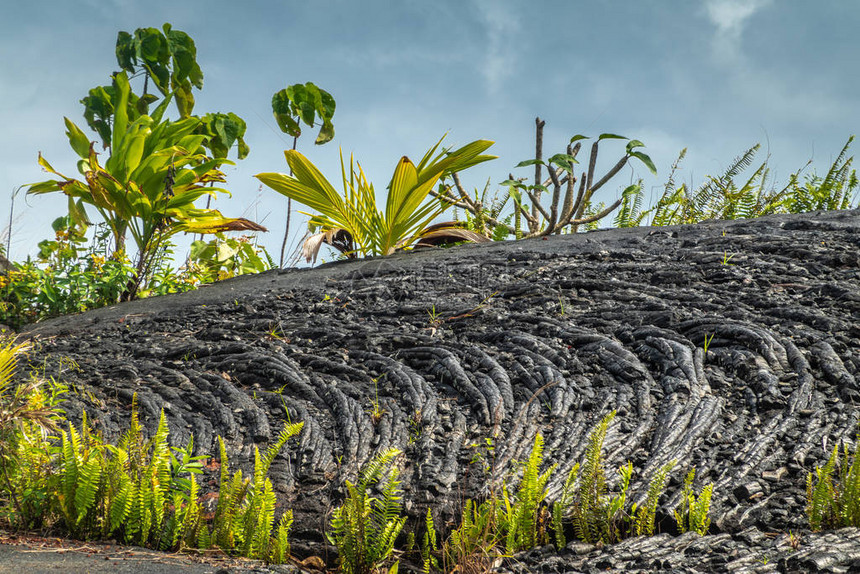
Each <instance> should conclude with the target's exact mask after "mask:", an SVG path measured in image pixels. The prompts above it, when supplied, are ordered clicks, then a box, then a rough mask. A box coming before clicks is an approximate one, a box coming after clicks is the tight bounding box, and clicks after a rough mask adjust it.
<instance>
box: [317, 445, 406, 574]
mask: <svg viewBox="0 0 860 574" xmlns="http://www.w3.org/2000/svg"><path fill="white" fill-rule="evenodd" d="M398 455H400V451H399V450H398V449H395V448H392V449H389V450H387V451H385V452H383V453H382V454H380V455H379V456H377V457H376V458H374V459H373V460H371V461H370V462H369V463H368V464H367V465H366V466H365V467H364V468H363V469H362V471H361V473H360V474H359V478H358V482H357V483H356V484H353V483H351V482H350V481H346V491H347V494H346V499H345V500H344V502H343V504H342V505H341V506H339V507H338V508H336V509H335V510H334V513H333V515H332V520H331V531H330V532H328V533H327V536H328V539H329V541H330V542H331V543H332V544H334V545H335V546H337V550H338V555H339V564H340V569H341V571H342V572H344V573H345V574H372V573H374V572H376V571H377V570H378V569H379V568H380V567H382V566H383V565H384V564H385V563H386V562H387V561H388V560H389V558H390V557H391V553H392V551H393V550H394V541H395V540H396V539H397V536H398V535H399V534H400V531H401V530H402V529H403V525H404V524H405V522H406V517H405V516H401V515H400V510H401V506H400V499H401V491H400V488H399V486H400V482H399V481H398V480H397V477H398V470H397V468H396V467H395V466H394V465H393V464H392V462H393V461H394V459H395V458H396V457H397V456H398ZM386 469H387V472H386ZM374 486H377V487H378V488H379V489H380V491H381V497H379V498H377V497H374V496H372V495H371V493H370V490H371V488H373V487H374ZM392 569H394V570H393V571H395V572H396V564H395V566H392ZM391 571H392V570H389V572H391Z"/></svg>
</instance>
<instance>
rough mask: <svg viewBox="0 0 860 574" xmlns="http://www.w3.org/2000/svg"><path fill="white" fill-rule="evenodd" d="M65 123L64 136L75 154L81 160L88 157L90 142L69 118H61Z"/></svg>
mask: <svg viewBox="0 0 860 574" xmlns="http://www.w3.org/2000/svg"><path fill="white" fill-rule="evenodd" d="M63 119H64V120H65V122H66V136H67V137H68V138H69V144H70V145H71V146H72V149H73V150H75V153H76V154H78V156H80V157H82V158H88V157H89V156H90V140H89V138H88V137H87V136H86V135H85V134H84V132H82V131H81V128H79V127H78V126H76V125H75V124H74V122H72V120H70V119H69V118H63Z"/></svg>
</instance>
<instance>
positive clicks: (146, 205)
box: [27, 72, 265, 299]
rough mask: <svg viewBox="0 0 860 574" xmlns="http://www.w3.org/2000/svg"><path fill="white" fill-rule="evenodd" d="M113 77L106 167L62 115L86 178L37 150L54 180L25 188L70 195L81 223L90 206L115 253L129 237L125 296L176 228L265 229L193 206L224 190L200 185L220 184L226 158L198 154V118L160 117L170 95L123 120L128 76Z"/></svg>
mask: <svg viewBox="0 0 860 574" xmlns="http://www.w3.org/2000/svg"><path fill="white" fill-rule="evenodd" d="M114 79H115V82H114V84H115V86H116V88H117V92H118V96H119V97H118V100H117V104H118V105H116V106H115V109H114V124H113V133H112V140H111V154H110V157H108V159H107V160H106V161H105V162H104V165H102V164H101V163H100V162H99V157H98V156H99V154H98V153H96V151H95V149H94V143H93V142H91V141H89V138H87V136H86V135H85V134H84V133H83V131H81V129H80V128H79V127H78V126H76V125H75V124H74V122H72V121H71V120H69V119H68V118H66V120H65V121H66V128H67V130H68V131H67V132H66V135H67V136H68V138H69V143H70V144H71V147H72V149H73V150H74V151H75V152H76V153H77V154H78V156H79V157H80V158H81V159H80V161H79V162H78V170H79V171H80V173H81V174H82V175H83V177H84V179H83V180H79V179H75V178H71V177H67V176H65V175H63V174H62V173H60V172H58V171H57V170H55V169H54V168H53V167H52V166H51V165H50V164H49V163H48V161H47V160H46V159H45V158H43V157H42V156H41V154H40V155H39V164H40V165H41V166H42V167H43V168H44V169H45V170H46V171H48V172H49V173H51V174H53V175H55V176H57V177H59V179H52V180H48V181H44V182H41V183H35V184H32V185H30V186H29V188H28V190H27V193H32V194H41V193H50V192H56V191H61V192H63V193H64V194H66V195H67V196H69V198H70V200H69V206H70V215H71V216H72V218H73V219H74V220H76V221H79V222H87V220H88V217H87V214H86V210H85V205H90V206H92V207H94V208H95V209H96V211H98V213H99V215H101V217H102V218H103V219H104V220H105V222H106V223H107V224H108V226H109V227H110V229H111V232H112V233H113V236H114V241H115V250H116V251H122V250H124V249H125V238H126V234H127V233H130V234H131V236H132V238H133V240H134V243H135V245H136V247H137V258H138V259H137V277H135V278H132V281H131V283H130V287H129V293H127V294H126V296H125V298H128V299H131V298H134V297H135V295H136V292H137V290H138V288H139V287H140V285H141V284H142V283H143V282H145V281H146V280H147V279H148V275H149V273H150V272H151V271H152V269H151V265H152V263H153V261H154V260H155V258H156V257H157V255H159V254H160V252H161V251H162V250H163V249H164V248H165V247H166V245H167V242H168V240H169V239H170V238H171V237H172V236H173V235H175V234H176V233H179V232H186V233H218V232H222V231H265V228H263V227H262V226H260V225H258V224H256V223H254V222H252V221H249V220H247V219H243V218H227V217H224V216H223V215H221V213H220V212H219V211H217V210H215V209H201V208H197V207H195V206H194V202H195V201H196V200H197V199H198V198H200V197H201V196H202V195H204V194H206V195H210V196H215V195H216V194H217V193H218V192H223V193H227V192H226V190H224V189H221V188H217V187H206V186H207V185H208V184H215V183H223V182H224V174H223V173H222V172H221V171H220V170H219V169H218V168H219V167H220V166H221V165H223V164H230V163H232V162H230V161H229V160H227V159H225V158H215V159H213V158H210V157H209V156H208V155H206V154H205V153H204V152H205V150H204V148H203V145H204V144H205V143H206V142H207V136H206V135H201V134H196V133H195V131H197V130H198V128H199V126H200V123H201V120H200V119H199V118H186V119H184V120H179V121H176V122H170V121H166V120H165V121H162V119H161V118H162V115H163V113H164V110H165V108H166V106H167V103H168V102H169V101H170V98H167V99H165V100H164V102H162V104H161V105H160V106H159V107H158V109H156V110H155V112H154V113H153V115H152V116H148V115H142V116H140V117H138V118H137V119H135V120H134V121H132V122H129V118H128V115H127V113H126V109H127V105H126V104H127V100H128V97H129V93H130V88H129V84H128V77H127V75H126V73H125V72H120V73H118V74H116V75H115V76H114Z"/></svg>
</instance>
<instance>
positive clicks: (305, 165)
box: [256, 140, 495, 261]
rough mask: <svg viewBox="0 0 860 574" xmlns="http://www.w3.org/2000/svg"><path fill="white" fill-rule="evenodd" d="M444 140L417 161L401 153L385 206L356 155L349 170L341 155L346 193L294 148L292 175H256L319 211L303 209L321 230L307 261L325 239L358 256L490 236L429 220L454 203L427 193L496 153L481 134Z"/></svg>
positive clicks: (289, 155) (308, 247)
mask: <svg viewBox="0 0 860 574" xmlns="http://www.w3.org/2000/svg"><path fill="white" fill-rule="evenodd" d="M441 143H442V141H441V140H440V141H439V142H438V143H437V144H436V145H435V146H433V147H432V148H431V149H430V150H429V151H428V152H427V153H426V154H424V157H423V158H422V159H421V161H420V162H419V163H418V165H415V164H413V163H412V162H411V161H410V160H409V158H408V157H406V156H403V157H402V158H401V159H400V161H399V162H398V164H397V167H396V168H395V170H394V175H393V177H392V178H391V182H390V183H389V185H388V197H387V201H386V205H385V209H384V210H382V209H380V208H379V207H377V203H376V191H375V189H374V187H373V184H371V183H369V182H368V181H367V177H366V176H365V174H364V171H363V170H362V169H361V166H360V165H358V164H357V163H356V162H355V161H354V160H353V158H352V157H350V162H349V175H347V169H346V166H345V164H344V161H343V155H341V177H342V180H343V195H341V194H340V193H338V192H337V191H336V190H335V188H334V186H332V185H331V183H329V181H328V180H327V179H326V178H325V176H323V175H322V173H321V172H320V171H319V170H318V169H317V168H316V167H315V166H314V165H313V164H312V163H311V162H310V161H309V160H308V159H307V158H306V157H305V156H303V155H302V154H301V153H299V152H297V151H295V150H286V151H285V152H284V155H285V156H286V159H287V164H288V165H289V166H290V169H291V171H292V175H287V174H283V173H260V174H257V175H256V177H257V179H259V180H260V181H261V182H263V183H264V184H265V185H267V186H268V187H270V188H272V189H274V190H275V191H277V192H278V193H281V194H283V195H285V196H287V197H289V198H291V199H293V200H295V201H297V202H299V203H301V204H303V205H306V206H308V207H310V208H311V209H313V210H315V211H317V212H318V214H316V215H314V214H310V213H305V212H302V213H305V215H308V216H310V217H311V219H310V222H309V223H308V227H309V229H310V230H311V231H313V232H316V233H315V234H314V235H312V236H311V237H309V238H308V239H307V240H306V241H305V243H304V246H303V252H304V255H305V257H306V258H307V260H308V261H311V260H312V259H313V260H315V259H316V256H317V253H318V252H319V249H320V247H321V246H322V244H323V243H327V244H329V245H331V246H332V247H334V248H335V249H337V250H339V251H341V252H342V253H343V254H344V255H346V256H347V257H349V258H355V257H358V256H369V255H389V254H391V253H394V252H395V251H397V250H398V249H405V248H409V247H411V246H413V244H415V243H417V242H420V241H421V240H425V241H427V242H438V241H441V240H443V239H451V240H453V241H486V240H487V239H486V238H485V237H484V236H482V235H480V234H478V233H475V232H473V231H469V230H467V229H462V228H459V227H458V224H457V223H456V222H451V223H447V224H442V225H439V224H437V225H436V226H434V227H431V226H430V223H431V222H432V221H433V220H434V219H436V218H437V217H438V216H439V215H441V214H442V213H443V212H444V211H445V210H446V209H448V208H449V207H450V206H451V204H450V203H449V202H447V201H444V200H443V201H440V200H435V199H431V200H430V201H427V198H428V195H430V193H431V192H432V191H433V188H434V186H436V184H437V183H439V182H440V181H442V180H444V179H445V178H446V177H448V176H450V175H451V174H453V173H454V172H457V171H462V170H464V169H467V168H469V167H472V166H474V165H477V164H479V163H482V162H484V161H487V160H490V159H494V158H495V156H489V155H482V153H483V152H484V151H485V150H486V149H487V148H489V147H490V146H491V145H492V144H493V142H490V141H486V140H477V141H474V142H472V143H470V144H468V145H465V146H463V147H462V148H459V149H457V150H454V151H448V150H445V149H443V150H441V151H439V152H438V153H437V150H438V149H439V146H440V144H441ZM443 187H444V185H443Z"/></svg>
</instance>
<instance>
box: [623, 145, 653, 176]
mask: <svg viewBox="0 0 860 574" xmlns="http://www.w3.org/2000/svg"><path fill="white" fill-rule="evenodd" d="M630 157H635V158H636V159H638V160H639V161H641V162H642V163H644V164H645V167H647V168H648V171H650V172H651V173H653V174H654V175H657V166H655V165H654V162H653V161H651V158H650V157H649V156H647V155H646V154H645V153H643V152H641V151H634V152H630Z"/></svg>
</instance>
